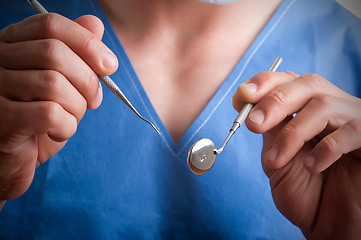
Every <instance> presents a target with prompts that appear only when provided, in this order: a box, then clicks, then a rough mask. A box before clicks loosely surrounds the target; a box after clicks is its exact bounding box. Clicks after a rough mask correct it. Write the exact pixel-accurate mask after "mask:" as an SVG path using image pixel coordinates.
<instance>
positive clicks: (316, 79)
mask: <svg viewBox="0 0 361 240" xmlns="http://www.w3.org/2000/svg"><path fill="white" fill-rule="evenodd" d="M299 78H301V79H302V81H303V83H304V84H306V86H308V87H309V88H310V89H311V90H313V91H315V92H318V91H320V90H321V89H323V88H324V87H325V85H326V80H325V79H324V78H323V77H321V76H320V75H318V74H316V73H306V74H303V75H301V76H299Z"/></svg>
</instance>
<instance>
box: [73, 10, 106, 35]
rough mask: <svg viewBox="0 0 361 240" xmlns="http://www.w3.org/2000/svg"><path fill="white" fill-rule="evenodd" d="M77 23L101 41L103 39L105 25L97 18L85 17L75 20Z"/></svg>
mask: <svg viewBox="0 0 361 240" xmlns="http://www.w3.org/2000/svg"><path fill="white" fill-rule="evenodd" d="M75 22H76V23H78V24H79V25H80V26H82V27H83V28H86V29H87V30H88V31H90V32H91V33H93V34H94V35H95V36H96V37H97V38H98V39H99V40H101V39H102V37H103V34H104V25H103V22H102V21H101V20H100V19H99V18H97V17H96V16H93V15H84V16H81V17H80V18H78V19H77V20H75Z"/></svg>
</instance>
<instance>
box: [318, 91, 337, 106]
mask: <svg viewBox="0 0 361 240" xmlns="http://www.w3.org/2000/svg"><path fill="white" fill-rule="evenodd" d="M314 100H315V101H317V103H318V105H320V107H329V106H330V105H332V103H333V102H334V99H333V97H331V96H330V95H327V94H320V95H317V96H316V97H315V98H314Z"/></svg>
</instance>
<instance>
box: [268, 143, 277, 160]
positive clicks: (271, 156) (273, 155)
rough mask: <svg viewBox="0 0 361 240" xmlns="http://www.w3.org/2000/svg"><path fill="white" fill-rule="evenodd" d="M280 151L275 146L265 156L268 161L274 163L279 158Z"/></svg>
mask: <svg viewBox="0 0 361 240" xmlns="http://www.w3.org/2000/svg"><path fill="white" fill-rule="evenodd" d="M277 155H278V150H277V148H276V147H275V146H273V147H272V148H271V149H270V150H268V152H267V153H266V155H265V158H266V161H268V162H274V161H275V160H276V158H277Z"/></svg>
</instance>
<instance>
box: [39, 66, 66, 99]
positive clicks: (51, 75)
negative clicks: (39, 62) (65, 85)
mask: <svg viewBox="0 0 361 240" xmlns="http://www.w3.org/2000/svg"><path fill="white" fill-rule="evenodd" d="M42 74H43V76H42V85H41V86H42V88H43V92H44V93H47V94H48V95H50V96H54V95H57V93H58V92H59V90H60V84H61V77H60V73H58V72H56V71H52V70H47V71H43V73H42Z"/></svg>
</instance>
